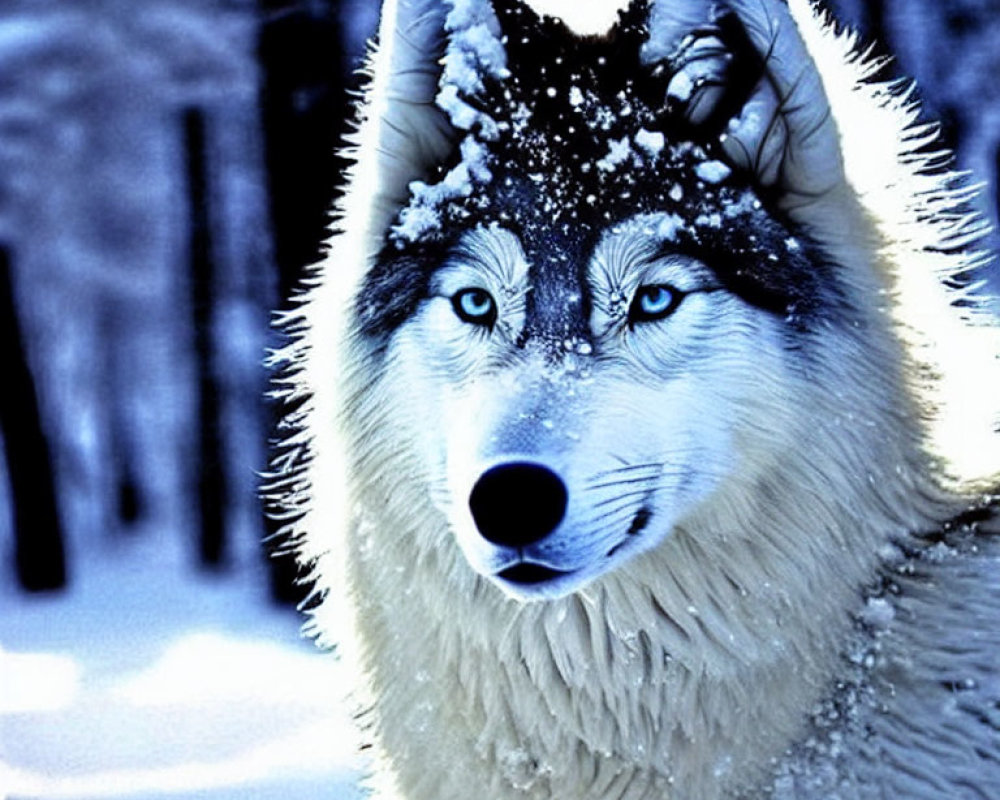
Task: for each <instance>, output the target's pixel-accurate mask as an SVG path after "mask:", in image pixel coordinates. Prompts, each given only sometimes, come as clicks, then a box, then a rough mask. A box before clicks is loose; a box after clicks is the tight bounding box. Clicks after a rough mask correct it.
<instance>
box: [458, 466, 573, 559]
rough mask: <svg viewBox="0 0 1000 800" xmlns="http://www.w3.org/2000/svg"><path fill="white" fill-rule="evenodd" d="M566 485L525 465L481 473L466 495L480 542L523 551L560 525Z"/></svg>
mask: <svg viewBox="0 0 1000 800" xmlns="http://www.w3.org/2000/svg"><path fill="white" fill-rule="evenodd" d="M568 499H569V498H568V495H567V492H566V484H565V483H563V481H562V478H560V477H559V476H558V475H557V474H556V473H555V472H553V471H552V470H550V469H549V468H548V467H544V466H542V465H540V464H532V463H529V462H521V461H516V462H511V463H507V464H498V465H497V466H495V467H492V468H490V469H488V470H487V471H486V472H484V473H483V474H482V475H481V476H480V478H479V480H478V481H476V485H475V486H473V487H472V492H471V494H470V495H469V509H470V510H471V511H472V518H473V520H474V521H475V523H476V527H477V528H478V529H479V532H480V533H481V534H482V536H483V538H484V539H486V540H487V541H489V542H492V543H493V544H496V545H501V546H505V547H526V546H527V545H530V544H534V543H535V542H538V541H540V540H541V539H544V538H545V537H546V536H548V535H549V534H550V533H552V531H554V530H555V529H556V528H557V527H558V526H559V523H560V522H562V519H563V516H565V514H566V503H567V501H568Z"/></svg>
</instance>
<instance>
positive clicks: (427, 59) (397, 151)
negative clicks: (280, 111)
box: [345, 0, 458, 239]
mask: <svg viewBox="0 0 1000 800" xmlns="http://www.w3.org/2000/svg"><path fill="white" fill-rule="evenodd" d="M448 9H449V4H448V3H445V2H442V0H385V2H384V4H383V6H382V18H381V22H380V24H379V29H378V42H379V44H378V49H377V50H376V52H375V54H374V56H373V58H372V61H371V64H370V71H371V74H372V82H371V85H370V87H369V89H368V93H367V103H366V106H365V108H364V110H363V116H364V122H363V123H362V125H361V127H360V131H359V134H358V167H357V171H356V174H355V183H356V184H358V185H356V189H359V190H361V191H362V192H366V193H368V195H369V196H368V201H369V203H370V204H371V206H370V214H371V218H370V220H369V222H370V228H369V234H370V235H372V236H375V237H378V238H379V239H380V238H381V235H382V234H383V233H384V231H385V230H386V229H387V227H388V226H389V224H390V222H391V220H392V218H393V216H394V215H395V214H396V212H397V211H398V210H399V208H400V206H402V205H403V204H405V202H406V200H407V194H408V186H409V185H410V182H411V181H414V180H418V179H422V178H424V177H426V175H427V173H428V172H429V170H430V169H432V168H433V166H434V165H435V164H438V163H441V161H443V160H444V159H445V158H447V156H448V153H450V152H451V150H452V149H453V148H454V146H455V141H456V140H457V138H458V133H457V132H456V131H455V129H454V128H453V127H452V125H451V123H450V121H449V120H448V117H447V116H446V115H445V114H444V112H443V111H441V109H440V108H438V106H437V105H436V103H435V98H436V97H437V94H438V90H439V87H438V84H439V80H440V75H441V71H442V65H441V62H442V59H443V58H444V53H445V48H446V42H447V34H446V31H445V23H446V21H447V17H448ZM345 211H346V212H347V213H350V211H351V209H345Z"/></svg>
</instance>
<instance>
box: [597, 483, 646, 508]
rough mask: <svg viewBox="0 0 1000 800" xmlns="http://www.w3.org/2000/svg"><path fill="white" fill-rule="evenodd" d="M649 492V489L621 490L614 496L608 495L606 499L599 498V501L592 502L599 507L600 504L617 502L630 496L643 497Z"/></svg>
mask: <svg viewBox="0 0 1000 800" xmlns="http://www.w3.org/2000/svg"><path fill="white" fill-rule="evenodd" d="M649 493H650V489H649V488H646V489H638V490H636V491H634V492H623V493H622V494H616V495H615V496H614V497H609V498H607V499H606V500H601V501H600V502H599V503H594V506H593V507H594V508H600V507H601V506H606V505H608V504H609V503H617V502H618V501H619V500H627V499H628V498H630V497H645V496H647V495H648V494H649Z"/></svg>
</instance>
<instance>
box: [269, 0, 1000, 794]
mask: <svg viewBox="0 0 1000 800" xmlns="http://www.w3.org/2000/svg"><path fill="white" fill-rule="evenodd" d="M596 5H600V7H601V9H600V10H601V12H602V13H601V16H600V18H599V19H598V20H596V21H594V20H590V19H586V18H584V14H585V13H586V11H587V4H586V3H576V4H575V6H576V7H574V4H565V5H564V6H563V7H562V9H561V12H560V13H561V14H562V17H561V18H557V17H552V16H548V15H547V14H546V13H543V12H545V11H551V10H552V8H551V6H552V3H546V4H545V5H544V7H543V6H542V4H541V3H540V2H539V3H536V4H534V5H532V4H529V3H527V2H523V0H386V2H385V6H384V9H383V14H382V22H381V27H380V30H379V35H378V42H379V44H378V47H377V49H375V50H374V52H373V54H372V56H371V60H370V63H369V73H370V77H369V80H370V85H369V88H368V89H367V92H366V94H365V99H364V101H363V102H362V104H361V106H360V109H359V123H358V131H357V134H356V135H355V138H354V142H353V145H352V151H351V155H352V157H353V159H354V166H353V168H352V173H351V176H350V181H349V189H348V191H347V192H346V194H345V199H344V200H343V202H342V203H341V205H340V208H339V214H338V219H337V222H336V223H335V231H334V235H333V237H332V238H331V240H330V242H329V251H328V254H327V257H326V258H325V260H324V261H323V262H322V263H321V264H319V265H317V267H315V268H314V271H313V272H312V274H311V276H310V278H309V280H308V281H307V285H306V287H305V291H304V292H303V294H302V296H301V298H300V302H299V304H298V306H297V307H296V308H295V309H293V311H291V312H289V314H288V315H287V317H286V318H285V319H284V325H285V328H286V330H288V331H289V332H290V333H291V335H292V336H293V339H294V341H293V343H292V344H291V345H290V346H289V347H288V348H287V349H286V350H285V351H283V352H281V353H279V354H278V360H279V362H280V363H281V365H282V366H283V368H284V372H283V374H282V376H281V378H280V379H279V380H280V381H281V383H280V386H279V393H280V394H281V395H282V396H283V397H284V399H285V400H286V401H287V402H288V403H289V407H290V410H289V413H288V416H287V419H286V426H287V430H286V434H285V441H284V444H283V446H282V449H281V451H280V454H279V458H278V461H277V465H278V473H277V476H276V478H275V481H274V486H273V489H272V491H273V493H274V494H275V495H276V496H278V497H279V500H280V503H281V509H282V511H281V513H282V514H283V515H284V517H285V519H286V520H287V522H288V535H289V541H290V543H291V546H292V547H294V548H295V550H296V551H297V553H298V557H299V559H300V561H301V563H302V564H303V566H304V568H306V569H308V570H310V571H311V575H312V578H313V579H314V580H315V581H316V584H317V587H318V589H317V593H316V596H315V597H314V598H313V600H312V602H311V603H310V604H309V612H310V614H311V617H312V622H311V624H312V626H313V629H314V630H315V632H316V633H317V634H318V636H319V637H320V638H321V640H323V641H325V642H329V643H334V644H335V645H336V647H337V650H338V653H339V657H340V659H341V661H342V662H343V666H344V667H345V668H346V669H348V670H349V672H350V674H351V675H352V676H353V677H354V679H355V680H356V685H355V686H354V690H353V691H354V694H353V699H354V702H356V703H357V706H358V708H359V718H360V719H361V721H362V726H361V728H362V730H363V736H364V737H365V738H366V744H367V745H370V749H371V752H372V753H373V754H374V755H373V775H372V777H371V781H370V784H371V788H372V791H373V792H374V795H375V796H376V797H378V798H405V799H406V800H425V799H426V800H453V799H454V800H457V799H458V798H463V799H464V798H467V797H469V796H470V795H471V794H478V795H480V796H482V797H486V798H490V800H523V799H524V798H535V799H537V800H541V799H542V798H557V799H558V800H583V799H584V798H587V799H589V800H609V799H610V798H616V799H617V798H628V799H629V800H640V799H645V798H648V799H649V800H653V799H654V798H655V799H656V800H721V799H722V798H743V799H744V800H756V799H759V798H785V799H787V798H795V799H796V800H803V799H806V800H808V799H809V798H825V799H826V800H829V799H830V798H841V799H842V800H861V799H862V798H866V799H867V798H909V799H910V800H930V798H935V799H938V798H964V799H968V800H971V798H980V799H982V798H990V797H998V796H1000V680H998V653H1000V628H998V625H997V623H998V621H1000V582H998V575H1000V540H998V533H1000V524H998V522H997V513H996V509H997V501H996V498H995V497H994V496H993V495H992V494H991V491H992V490H993V489H994V488H995V487H996V486H997V483H998V480H1000V441H998V440H1000V436H998V434H997V412H998V397H1000V391H998V390H1000V380H998V378H1000V364H998V361H997V357H998V353H1000V346H998V342H1000V337H998V327H997V325H996V321H995V319H994V318H993V317H992V316H991V313H990V308H989V298H988V297H986V296H985V292H984V291H983V289H982V287H981V286H979V285H978V284H976V283H975V282H974V280H972V278H971V277H970V276H972V275H974V273H975V272H976V270H977V269H978V268H980V267H981V266H982V265H983V263H984V261H985V258H986V257H985V256H984V255H982V254H981V253H979V252H978V251H977V242H978V240H979V238H980V237H981V235H982V233H983V231H984V224H983V223H982V222H981V220H979V218H978V217H977V216H976V215H975V214H974V213H972V212H971V211H970V210H969V208H970V201H971V200H972V198H973V197H974V194H975V191H976V188H975V187H974V186H970V185H969V184H968V182H967V181H966V180H964V179H963V178H962V177H961V176H957V175H955V174H953V173H952V172H950V171H949V169H948V163H949V162H948V156H947V154H946V153H942V152H940V151H939V150H937V149H936V146H935V142H936V131H935V129H934V128H933V127H931V126H927V125H925V124H922V123H919V122H918V114H919V108H918V106H917V105H916V103H915V102H914V100H913V98H912V93H911V91H910V90H908V89H907V88H906V87H905V86H901V85H899V84H893V85H886V84H880V83H878V82H876V81H875V80H874V78H873V76H874V75H875V73H876V72H877V71H878V70H879V68H880V67H881V62H879V61H878V60H873V59H872V58H871V57H870V56H868V55H866V54H865V53H864V52H859V50H858V47H857V41H856V38H855V37H854V36H852V35H851V34H850V33H847V32H843V31H839V30H837V29H836V27H835V26H834V24H833V23H832V22H831V21H830V20H828V19H826V18H824V17H823V16H822V14H820V13H819V12H817V11H816V10H814V9H813V8H812V7H811V6H810V5H809V3H808V2H807V1H806V0H788V2H787V4H786V3H785V2H783V0H725V2H714V3H713V2H697V1H694V0H687V1H686V2H685V1H682V0H653V1H652V2H643V1H642V0H636V1H635V2H632V3H631V4H629V5H627V7H621V8H618V6H624V4H616V5H615V8H614V9H613V11H615V12H616V13H617V16H616V18H615V19H613V20H612V19H611V18H610V17H609V16H608V14H607V10H608V8H607V6H608V4H596ZM540 9H541V10H540Z"/></svg>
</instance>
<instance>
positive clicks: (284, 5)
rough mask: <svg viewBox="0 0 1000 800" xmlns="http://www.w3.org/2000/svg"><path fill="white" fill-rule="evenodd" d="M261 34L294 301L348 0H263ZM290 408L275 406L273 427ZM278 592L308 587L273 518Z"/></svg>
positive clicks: (277, 235)
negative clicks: (283, 546) (342, 16)
mask: <svg viewBox="0 0 1000 800" xmlns="http://www.w3.org/2000/svg"><path fill="white" fill-rule="evenodd" d="M261 10H262V13H263V18H262V22H261V26H260V38H259V40H258V51H257V52H258V58H259V60H260V67H261V109H262V117H263V119H262V122H263V128H264V141H265V161H266V167H267V181H268V196H269V198H270V213H271V225H272V230H273V233H274V251H275V259H276V262H277V265H278V271H279V291H280V296H281V298H282V302H283V303H287V302H288V299H289V297H291V296H292V294H293V293H294V290H295V289H296V287H298V286H299V284H300V282H301V280H302V278H303V276H304V275H305V273H306V272H307V269H306V268H307V267H308V266H309V265H310V264H314V263H315V262H316V261H317V260H318V259H319V257H320V252H321V245H322V242H323V240H324V239H325V238H326V237H327V235H328V231H327V227H328V225H329V221H330V210H331V207H332V205H333V200H334V197H335V194H336V190H337V188H338V186H339V185H340V183H341V180H342V172H343V169H344V166H345V164H344V162H343V160H342V159H340V158H339V157H338V156H337V155H336V148H337V146H338V144H339V142H340V138H341V136H342V134H343V132H344V128H345V123H344V120H345V118H346V116H347V113H348V107H349V106H348V99H347V92H346V89H345V86H346V79H345V77H346V76H345V72H346V69H347V65H346V59H345V58H344V55H343V52H344V46H343V28H342V25H341V16H340V15H341V13H342V3H341V2H340V0H314V2H309V3H305V2H302V3H297V2H282V1H281V0H262V4H261ZM286 411H287V409H282V408H275V409H273V420H272V422H273V428H276V427H277V424H278V419H279V417H280V416H282V415H283V414H284V413H285V412H286ZM267 526H268V533H269V534H271V536H269V537H268V539H269V541H272V542H273V543H274V545H273V552H271V554H270V556H271V558H270V570H271V591H272V596H273V597H274V598H275V599H276V600H278V601H279V602H292V603H297V602H300V601H302V600H303V599H304V598H305V596H306V595H307V594H308V591H309V589H308V587H305V586H303V585H301V584H300V582H299V578H300V575H299V570H298V567H297V565H296V563H295V559H294V557H293V556H292V555H291V554H289V553H287V552H284V551H283V550H282V549H281V545H282V542H281V537H280V534H279V531H280V528H281V526H282V523H279V522H278V521H276V520H274V519H269V520H268V523H267Z"/></svg>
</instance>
